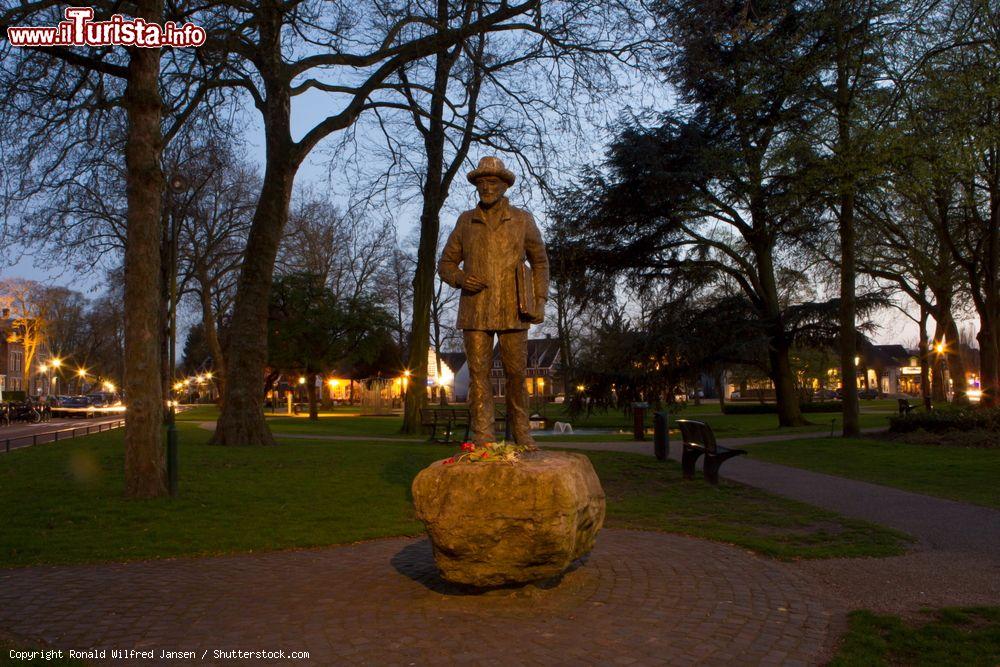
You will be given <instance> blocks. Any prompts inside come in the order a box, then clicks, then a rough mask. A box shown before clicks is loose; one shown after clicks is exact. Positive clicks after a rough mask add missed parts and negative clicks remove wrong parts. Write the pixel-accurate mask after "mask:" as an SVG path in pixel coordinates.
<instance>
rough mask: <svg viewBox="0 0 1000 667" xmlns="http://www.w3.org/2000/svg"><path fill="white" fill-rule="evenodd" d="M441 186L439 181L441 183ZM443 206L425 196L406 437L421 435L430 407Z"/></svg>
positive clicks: (415, 284)
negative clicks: (429, 364) (434, 301)
mask: <svg viewBox="0 0 1000 667" xmlns="http://www.w3.org/2000/svg"><path fill="white" fill-rule="evenodd" d="M439 183H440V181H439ZM441 203H443V202H435V201H431V199H430V198H429V197H428V196H427V195H424V212H423V214H422V215H421V216H420V246H419V248H418V250H417V268H416V271H415V273H414V275H413V314H412V319H411V326H410V344H409V350H408V355H407V362H406V368H407V370H409V371H410V382H409V384H407V387H406V403H405V405H404V410H403V428H402V432H403V433H419V432H420V410H421V408H425V407H427V350H428V349H430V336H431V299H432V298H433V293H434V274H435V271H436V266H437V239H438V232H439V230H440V225H441V222H440V218H439V217H438V214H439V212H440V210H441Z"/></svg>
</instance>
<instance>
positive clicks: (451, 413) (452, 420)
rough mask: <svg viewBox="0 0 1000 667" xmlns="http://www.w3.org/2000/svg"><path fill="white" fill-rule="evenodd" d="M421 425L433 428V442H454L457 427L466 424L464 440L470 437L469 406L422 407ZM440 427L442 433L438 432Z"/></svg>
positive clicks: (431, 439) (430, 439)
mask: <svg viewBox="0 0 1000 667" xmlns="http://www.w3.org/2000/svg"><path fill="white" fill-rule="evenodd" d="M420 425H421V426H425V427H429V428H430V429H431V435H430V438H428V440H429V441H431V442H452V436H453V435H454V434H455V429H456V428H459V427H462V426H464V427H465V435H464V436H463V437H462V442H465V441H466V440H468V439H469V428H470V427H471V421H470V419H469V410H468V408H421V409H420ZM439 429H440V431H441V434H440V435H439V434H438V430H439Z"/></svg>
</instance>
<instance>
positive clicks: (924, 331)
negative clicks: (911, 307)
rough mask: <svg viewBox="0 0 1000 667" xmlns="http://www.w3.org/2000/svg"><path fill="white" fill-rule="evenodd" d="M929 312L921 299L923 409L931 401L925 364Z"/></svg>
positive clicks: (930, 404)
mask: <svg viewBox="0 0 1000 667" xmlns="http://www.w3.org/2000/svg"><path fill="white" fill-rule="evenodd" d="M920 293H921V294H923V293H924V292H923V287H922V286H921V289H920ZM928 315H929V313H928V312H927V306H926V305H925V304H924V302H923V301H922V300H921V302H920V396H921V397H922V398H923V399H924V409H926V410H930V409H931V406H932V405H933V403H932V402H931V378H930V368H929V367H928V364H927V355H928V351H929V346H928V342H927V317H928Z"/></svg>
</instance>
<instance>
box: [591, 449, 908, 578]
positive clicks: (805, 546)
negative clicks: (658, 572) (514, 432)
mask: <svg viewBox="0 0 1000 667" xmlns="http://www.w3.org/2000/svg"><path fill="white" fill-rule="evenodd" d="M586 454H587V455H588V456H589V457H590V460H591V461H592V462H593V463H594V467H595V468H596V470H597V474H598V476H599V477H600V478H601V485H602V486H603V487H604V492H605V493H606V494H607V497H608V522H607V524H608V525H609V526H616V527H620V528H636V529H641V530H663V531H667V532H672V533H682V534H685V535H693V536H695V537H704V538H707V539H710V540H718V541H721V542H729V543H731V544H738V545H740V546H743V547H747V548H749V549H752V550H754V551H756V552H758V553H761V554H765V555H768V556H773V557H776V558H782V559H794V558H833V557H852V556H890V555H896V554H899V553H902V550H903V544H904V542H905V538H903V536H901V535H900V534H899V533H894V532H892V531H889V530H886V529H883V528H879V527H876V526H873V525H872V524H870V523H866V522H864V521H857V520H853V519H848V518H846V517H842V516H839V515H837V514H835V513H833V512H829V511H827V510H823V509H820V508H817V507H813V506H812V505H807V504H805V503H800V502H797V501H793V500H788V499H785V498H779V497H778V496H774V495H772V494H769V493H767V492H765V491H761V490H759V489H755V488H752V487H749V486H744V485H742V484H736V483H730V482H726V481H723V482H722V483H720V485H719V486H718V487H717V488H713V487H711V486H709V485H708V484H706V483H705V482H704V481H703V480H702V479H701V478H700V476H699V477H698V478H697V479H696V480H694V481H685V480H684V479H683V478H682V477H681V474H680V466H679V465H678V464H676V463H673V462H670V463H662V462H659V461H657V460H656V459H652V458H650V457H648V456H642V455H640V454H618V453H612V452H586Z"/></svg>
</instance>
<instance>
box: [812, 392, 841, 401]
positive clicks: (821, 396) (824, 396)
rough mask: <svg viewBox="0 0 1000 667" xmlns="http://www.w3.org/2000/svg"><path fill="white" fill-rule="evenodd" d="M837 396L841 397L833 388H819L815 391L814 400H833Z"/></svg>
mask: <svg viewBox="0 0 1000 667" xmlns="http://www.w3.org/2000/svg"><path fill="white" fill-rule="evenodd" d="M835 398H840V397H839V396H838V395H837V392H835V391H834V390H832V389H817V390H816V391H814V392H813V400H814V401H832V400H833V399H835Z"/></svg>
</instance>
